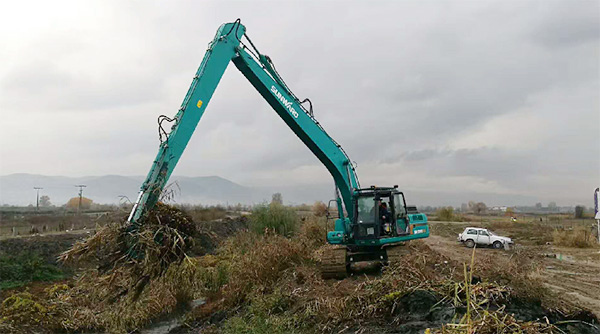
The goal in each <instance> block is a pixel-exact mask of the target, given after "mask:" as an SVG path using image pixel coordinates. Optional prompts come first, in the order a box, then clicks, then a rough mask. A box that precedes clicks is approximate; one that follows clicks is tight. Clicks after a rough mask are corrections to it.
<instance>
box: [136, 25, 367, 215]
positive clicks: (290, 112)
mask: <svg viewBox="0 0 600 334" xmlns="http://www.w3.org/2000/svg"><path fill="white" fill-rule="evenodd" d="M245 32H246V28H245V27H244V26H243V25H242V24H241V23H240V21H239V19H238V20H237V21H235V22H233V23H227V24H224V25H222V26H221V27H220V28H219V29H218V31H217V34H216V35H215V37H214V39H213V41H212V42H211V43H210V44H209V47H208V49H207V50H206V54H205V55H204V58H203V60H202V63H201V64H200V67H199V68H198V71H197V72H196V75H195V76H194V79H193V81H192V84H191V86H190V88H189V90H188V92H187V94H186V96H185V98H184V100H183V103H182V105H181V108H180V109H179V111H178V112H177V114H176V115H175V117H174V118H173V119H170V118H168V117H166V116H161V117H159V132H161V137H162V134H165V137H166V139H165V140H164V141H162V142H161V144H160V147H159V151H158V154H157V156H156V159H155V160H154V162H153V164H152V168H151V169H150V171H149V173H148V175H147V177H146V179H145V181H144V183H143V184H142V186H141V189H140V192H139V195H138V197H137V199H136V202H135V204H134V206H133V209H132V211H131V214H130V215H129V218H128V221H129V222H130V223H131V224H133V226H136V224H137V222H138V220H139V218H140V217H141V216H142V215H143V214H144V212H146V211H147V210H149V209H151V208H152V207H153V206H154V205H155V204H156V202H157V201H158V200H159V197H160V194H161V192H162V190H163V188H164V187H165V185H166V183H167V181H168V179H169V177H170V175H171V173H172V172H173V170H174V169H175V166H176V165H177V162H178V161H179V159H180V158H181V155H182V154H183V151H184V150H185V147H186V146H187V143H188V142H189V140H190V138H191V136H192V134H193V133H194V130H195V129H196V126H197V124H198V122H199V121H200V119H201V118H202V115H203V114H204V111H205V110H206V107H207V106H208V103H209V101H210V99H211V97H212V95H213V93H214V91H215V89H216V88H217V85H218V84H219V81H220V80H221V77H222V76H223V74H224V72H225V70H226V69H227V66H228V64H229V62H230V61H232V62H233V63H234V64H235V66H236V67H237V68H238V69H239V70H240V71H241V72H242V74H243V75H244V76H245V77H246V78H247V79H248V80H249V81H250V83H251V84H252V85H253V86H254V88H256V90H257V91H258V92H259V93H260V94H261V96H262V97H263V98H264V99H265V100H266V101H267V103H269V105H270V106H271V107H272V108H273V110H275V112H277V114H278V115H279V116H280V117H281V119H282V120H283V121H284V122H285V123H286V124H287V125H288V126H289V127H290V129H291V130H292V131H293V132H294V133H295V134H296V135H297V136H298V137H299V138H300V140H302V142H303V143H304V144H305V145H306V146H307V147H308V148H309V149H310V150H311V152H313V154H314V155H315V156H316V157H317V158H318V159H319V160H320V161H321V162H322V163H323V165H325V167H326V168H327V170H328V171H329V172H330V173H331V175H332V176H333V179H334V181H335V185H336V195H337V206H338V212H339V213H340V218H344V210H343V209H344V207H345V208H346V212H347V215H348V220H346V221H352V218H353V215H354V210H353V209H352V208H353V199H352V198H353V194H354V193H355V191H356V190H357V189H358V188H360V187H359V183H358V178H357V176H356V173H355V170H354V167H353V165H352V163H351V161H350V159H349V158H348V156H347V155H346V153H345V152H344V150H343V149H342V148H341V147H340V145H339V144H337V143H336V142H335V140H333V139H332V138H331V137H330V136H329V135H328V134H327V132H325V130H324V129H323V128H322V127H321V125H320V124H319V122H318V121H317V120H316V119H315V118H314V116H313V114H312V106H311V108H310V109H311V110H306V109H305V108H304V107H303V106H302V104H301V102H300V101H299V99H298V98H297V97H296V96H295V95H294V94H293V93H292V92H291V90H290V89H289V88H288V87H287V85H286V84H285V82H284V81H283V80H282V79H281V77H280V76H279V74H278V73H277V71H276V70H275V67H274V66H273V63H272V62H271V61H270V59H269V57H267V56H265V55H262V54H260V53H259V52H258V50H257V49H256V48H255V47H254V44H253V43H252V42H251V41H250V40H249V39H248V38H247V36H246V34H245ZM243 38H245V39H246V40H247V41H248V42H249V43H250V47H248V46H247V45H246V44H245V43H244V42H242V39H243ZM165 120H167V121H173V122H174V123H173V125H172V127H171V131H170V133H168V134H167V133H166V131H165V130H164V128H162V123H163V122H164V121H165ZM342 204H343V206H342Z"/></svg>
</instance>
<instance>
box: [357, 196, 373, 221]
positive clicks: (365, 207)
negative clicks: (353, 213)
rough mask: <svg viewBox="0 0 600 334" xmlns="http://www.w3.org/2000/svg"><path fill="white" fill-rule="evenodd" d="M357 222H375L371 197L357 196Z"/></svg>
mask: <svg viewBox="0 0 600 334" xmlns="http://www.w3.org/2000/svg"><path fill="white" fill-rule="evenodd" d="M358 223H359V224H373V223H375V201H374V200H373V197H359V198H358Z"/></svg>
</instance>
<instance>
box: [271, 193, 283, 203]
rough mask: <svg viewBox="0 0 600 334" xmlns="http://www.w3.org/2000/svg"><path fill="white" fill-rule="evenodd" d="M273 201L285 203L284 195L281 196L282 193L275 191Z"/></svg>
mask: <svg viewBox="0 0 600 334" xmlns="http://www.w3.org/2000/svg"><path fill="white" fill-rule="evenodd" d="M271 203H277V204H283V196H281V193H274V194H273V197H272V198H271Z"/></svg>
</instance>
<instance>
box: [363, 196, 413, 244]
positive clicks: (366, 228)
mask: <svg viewBox="0 0 600 334" xmlns="http://www.w3.org/2000/svg"><path fill="white" fill-rule="evenodd" d="M355 209H356V213H355V215H354V217H356V221H355V222H354V224H353V226H354V228H353V234H354V239H356V240H369V239H373V240H377V239H380V238H386V237H387V238H389V237H395V236H403V235H407V234H409V233H410V232H409V229H408V227H409V222H408V214H407V211H406V201H405V199H404V194H403V193H402V192H400V191H398V190H397V189H396V188H376V187H372V188H367V189H361V190H360V191H359V192H358V195H357V197H356V205H355Z"/></svg>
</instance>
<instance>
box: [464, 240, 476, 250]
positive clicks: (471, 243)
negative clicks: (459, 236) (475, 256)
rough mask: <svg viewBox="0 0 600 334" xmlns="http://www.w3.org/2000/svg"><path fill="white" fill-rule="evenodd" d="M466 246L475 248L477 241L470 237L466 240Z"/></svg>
mask: <svg viewBox="0 0 600 334" xmlns="http://www.w3.org/2000/svg"><path fill="white" fill-rule="evenodd" d="M465 246H467V247H469V248H473V247H475V241H473V240H472V239H468V240H467V241H465Z"/></svg>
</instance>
